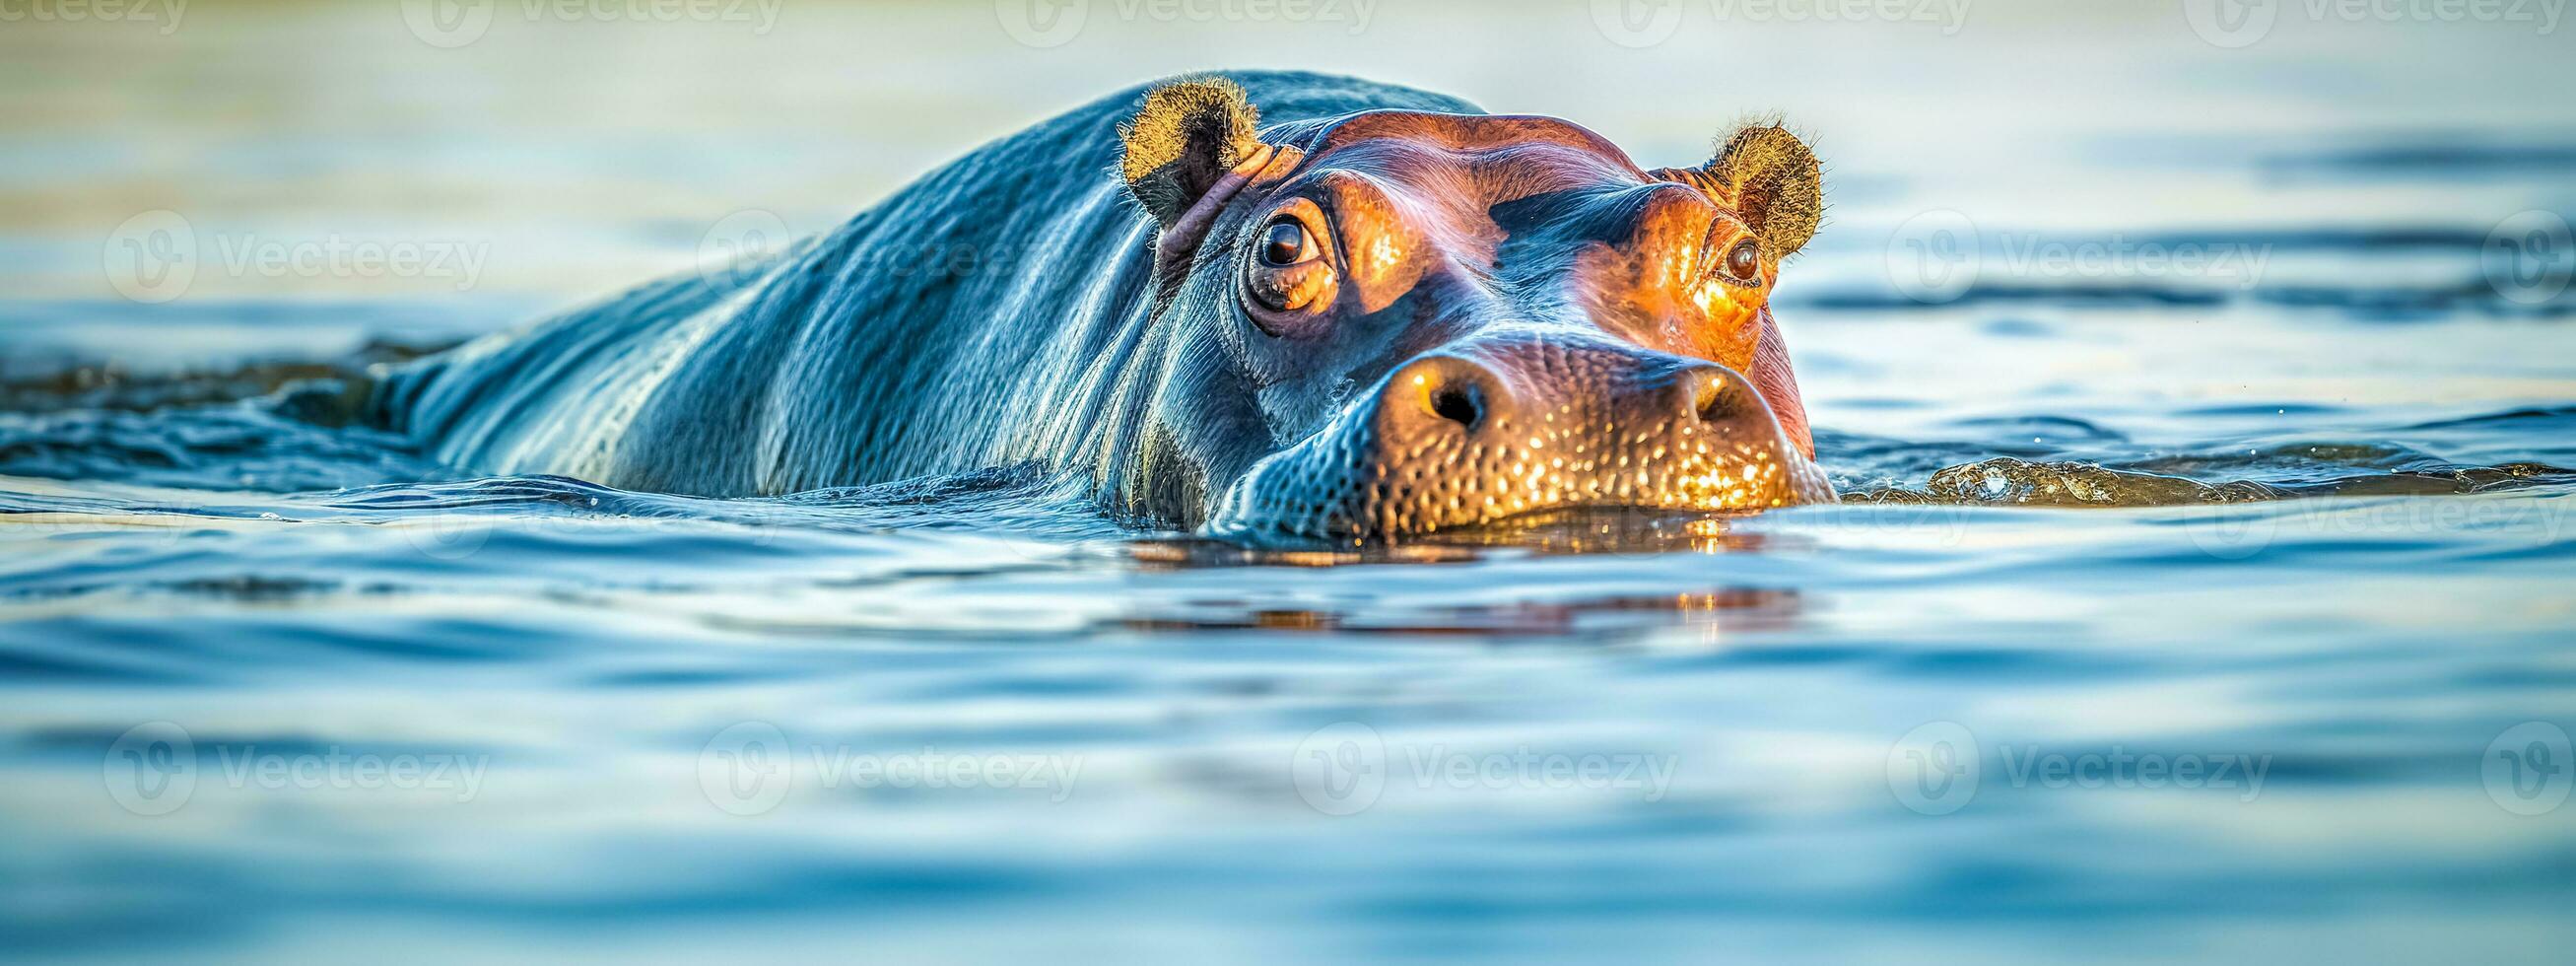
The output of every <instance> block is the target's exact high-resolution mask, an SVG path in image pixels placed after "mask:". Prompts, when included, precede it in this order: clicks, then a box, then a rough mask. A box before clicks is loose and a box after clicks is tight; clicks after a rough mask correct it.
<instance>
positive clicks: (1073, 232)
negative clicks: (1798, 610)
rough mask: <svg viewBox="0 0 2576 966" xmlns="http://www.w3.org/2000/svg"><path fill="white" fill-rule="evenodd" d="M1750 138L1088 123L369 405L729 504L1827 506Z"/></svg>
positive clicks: (1297, 526) (1336, 529)
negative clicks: (819, 499)
mask: <svg viewBox="0 0 2576 966" xmlns="http://www.w3.org/2000/svg"><path fill="white" fill-rule="evenodd" d="M1821 212H1822V182H1821V174H1820V171H1819V168H1818V165H1817V162H1816V159H1815V156H1814V155H1813V154H1812V153H1811V152H1810V151H1809V150H1808V148H1807V146H1806V145H1805V144H1804V143H1802V142H1801V141H1800V140H1799V139H1798V138H1797V137H1796V136H1794V135H1792V134H1791V133H1790V132H1788V131H1787V130H1785V129H1783V128H1782V127H1780V126H1778V125H1776V124H1770V123H1760V124H1754V125H1750V126H1746V127H1743V128H1742V129H1740V130H1736V131H1734V132H1732V133H1731V134H1729V135H1727V136H1725V137H1723V138H1722V139H1720V140H1719V142H1718V146H1717V148H1716V150H1715V152H1714V154H1713V156H1712V157H1711V158H1709V159H1708V160H1707V161H1705V162H1704V163H1701V164H1698V165H1696V166H1692V167H1680V168H1654V169H1646V168H1642V167H1640V166H1639V165H1638V164H1637V163H1636V162H1634V161H1632V160H1630V159H1629V157H1628V155H1627V154H1626V153H1624V152H1622V151H1621V150H1620V149H1619V148H1618V147H1617V146H1615V145H1613V144H1611V143H1610V142H1609V141H1607V140H1605V139H1604V138H1602V137H1601V136H1599V135H1597V134H1594V133H1593V132H1591V131H1589V130H1586V129H1584V128H1583V127H1581V126H1579V125H1576V124H1574V123H1572V122H1569V121H1564V120H1559V119H1556V118H1553V117H1544V116H1534V115H1509V114H1488V113H1485V112H1484V111H1482V110H1479V109H1478V108H1477V107H1475V106H1474V105H1472V104H1469V103H1467V102H1465V101H1462V100H1459V99H1456V98H1452V97H1446V96H1442V95H1438V94H1432V93H1427V92H1424V91H1420V90H1414V89H1410V88H1405V87H1399V86H1392V85H1387V84H1379V83H1372V82H1368V81H1362V80H1355V79H1350V78H1343V77H1332V76H1324V75H1318V74H1311V73H1295V72H1235V73H1224V74H1213V75H1197V76H1189V77H1183V78H1178V79H1173V80H1168V81H1164V82H1159V83H1153V84H1148V85H1144V86H1140V87H1138V88H1134V89H1131V90H1127V91H1122V92H1119V93H1116V94H1112V95H1110V96H1108V97H1105V98H1102V99H1100V100H1097V101H1094V102H1092V103H1090V104H1088V105H1086V106H1083V107H1080V108H1077V109H1075V110H1073V111H1071V112H1069V113H1066V114H1063V115H1061V116H1058V117H1056V118H1054V119H1052V120H1049V121H1046V122H1044V123H1041V124H1038V125H1037V126H1035V127H1032V128H1029V129H1027V130H1024V131H1021V132H1020V133H1017V134H1013V135H1010V136H1008V137H1004V138H1002V139H1000V140H998V141H994V142H992V143H990V144H987V145H985V146H983V147H981V148H978V149H976V150H975V151H973V152H972V153H970V154H967V155H966V156H964V157H963V158H960V159H958V160H956V161H955V162H953V163H950V164H948V165H947V166H945V167H943V168H940V169H939V170H937V171H934V172H932V173H931V174H929V175H927V176H925V177H923V178H921V179H920V180H919V181H917V182H914V183H912V184H911V185H910V186H908V187H905V188H903V189H901V190H899V191H897V192H896V193H894V194H893V195H892V196H891V197H889V198H887V199H886V200H885V201H884V202H883V203H881V204H878V205H877V206H875V207H874V208H871V209H869V210H867V211H865V212H863V213H861V214H859V215H857V216H855V217H853V218H851V219H850V220H849V221H848V222H847V223H845V224H843V225H842V226H840V228H839V229H838V230H835V231H833V232H830V233H829V234H827V235H823V236H820V237H815V238H811V239H808V240H805V241H803V242H800V243H798V244H795V245H793V246H790V247H788V248H786V249H785V250H784V251H782V252H779V253H777V254H775V255H773V256H771V257H769V258H768V259H767V260H766V261H763V262H761V263H759V264H757V265H755V266H753V267H752V268H751V269H750V270H747V271H733V272H693V273H687V274H683V275H680V276H678V277H674V278H670V279H666V280H663V281H660V282H657V283H653V284H648V285H645V286H642V287H640V288H636V289H634V290H632V291H629V292H626V293H624V294H621V295H617V296H615V297H612V298H609V299H607V300H605V301H602V302H599V303H597V304H593V305H590V306H588V307H585V308H581V309H578V310H575V311H571V312H568V313H565V314H562V315H559V316H556V317H552V318H549V319H545V320H542V321H540V322H538V323H536V324H534V325H532V326H530V327H527V328H524V329H521V330H518V331H513V332H507V333H503V334H499V335H494V336H491V337H487V338H483V339H480V340H476V341H473V342H469V343H467V344H465V345H463V346H460V347H458V348H456V349H454V350H451V351H449V352H447V353H445V354H443V355H439V356H435V357H431V358H428V359H426V360H423V361H420V362H418V363H415V364H412V365H411V366H409V367H408V368H405V369H402V370H400V371H397V372H393V373H390V374H387V376H386V378H384V379H382V380H381V381H380V383H379V386H378V388H377V390H376V396H375V409H376V411H377V412H378V413H379V414H380V415H381V417H382V420H383V421H384V422H385V423H386V424H388V425H389V427H390V428H392V429H395V430H397V431H399V432H402V433H406V434H409V435H410V436H411V437H412V438H413V439H415V440H416V441H417V443H418V444H419V445H420V446H421V447H423V449H424V450H425V451H426V452H428V453H430V454H431V455H433V456H435V457H437V458H438V459H440V460H442V461H444V462H446V463H448V464H451V465H455V466H460V467H467V468H472V469H474V470H477V471H483V472H492V473H504V474H520V473H545V474H557V475H565V476H573V477H579V478H583V479H587V480H590V481H592V482H596V483H600V484H605V485H610V486H615V487H621V488H626V489H633V490H648V491H660V492H672V493H682V494H695V495H705V496H757V495H772V494H784V493H792V492H801V491H807V490H815V489H821V488H827V487H844V486H857V485H864V484H876V483H886V482H890V481H900V480H907V479H913V478H919V477H929V476H938V475H944V474H957V473H964V472H969V471H975V470H979V469H990V468H995V467H1009V466H1022V465H1034V466H1036V467H1039V468H1041V469H1042V470H1043V471H1044V472H1045V473H1047V474H1050V475H1051V477H1053V478H1059V479H1064V480H1072V481H1076V482H1077V483H1078V484H1079V485H1080V486H1081V487H1083V488H1084V489H1085V490H1086V491H1087V493H1088V494H1089V496H1090V497H1091V498H1092V499H1094V500H1096V501H1097V502H1098V503H1099V504H1100V505H1101V506H1102V507H1103V508H1104V509H1105V510H1107V511H1109V512H1111V513H1113V514H1118V515H1122V516H1123V517H1126V518H1131V519H1144V520H1149V521H1159V522H1161V523H1163V524H1166V525H1170V526H1177V527H1181V528H1197V529H1200V530H1202V531H1203V532H1207V533H1213V534H1244V535H1278V536H1286V537H1300V538H1320V539H1327V540H1333V541H1361V542H1364V541H1372V540H1377V541H1384V540H1392V539H1398V538H1403V537H1408V536H1418V535H1424V534H1430V533H1434V532H1439V531H1448V530H1457V529H1462V528H1473V527H1477V526H1480V525H1485V524H1492V523H1495V522H1497V521H1502V520H1505V519H1507V518H1512V517H1515V516H1519V515H1524V514H1531V513H1535V512H1540V511H1550V510H1559V509H1570V508H1591V507H1652V508H1678V509H1691V510H1713V511H1750V510H1759V509H1763V508H1769V507H1780V506H1787V505H1791V504H1798V503H1807V502H1817V501H1827V500H1831V499H1833V490H1832V488H1831V487H1830V486H1829V485H1828V483H1827V482H1826V479H1825V476H1824V474H1823V472H1822V471H1821V470H1820V469H1818V467H1817V465H1816V463H1815V462H1814V457H1815V450H1814V443H1813V441H1812V438H1811V436H1810V434H1809V431H1808V425H1807V415H1806V411H1805V409H1804V407H1803V404H1802V403H1801V401H1800V399H1799V394H1798V387H1797V381H1796V379H1795V377H1794V375H1793V373H1792V371H1791V368H1790V364H1789V355H1788V349H1787V347H1786V345H1785V344H1784V343H1783V342H1782V339H1781V336H1780V330H1779V327H1778V326H1777V325H1776V324H1775V323H1774V322H1773V320H1772V316H1771V311H1770V309H1769V296H1770V293H1771V290H1772V287H1773V286H1774V285H1775V284H1776V282H1777V281H1778V277H1779V270H1780V265H1781V263H1782V261H1783V260H1784V259H1787V258H1788V257H1789V256H1791V255H1793V254H1795V253H1796V252H1797V251H1798V249H1799V248H1800V247H1801V246H1802V245H1804V244H1805V243H1806V242H1807V240H1808V238H1809V237H1810V236H1811V235H1812V234H1813V233H1814V232H1815V230H1816V226H1817V223H1818V219H1819V217H1820V215H1821Z"/></svg>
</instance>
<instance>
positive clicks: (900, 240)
mask: <svg viewBox="0 0 2576 966" xmlns="http://www.w3.org/2000/svg"><path fill="white" fill-rule="evenodd" d="M1226 76H1227V77H1229V78H1230V79H1232V80H1234V81H1235V82H1236V83H1239V84H1241V85H1242V86H1243V87H1244V88H1245V89H1246V91H1247V92H1248V93H1249V94H1250V96H1251V100H1252V102H1253V103H1255V104H1258V105H1260V106H1261V108H1262V111H1263V120H1264V124H1265V127H1273V128H1276V127H1281V126H1288V125H1297V124H1303V123H1311V122H1315V121H1319V120H1323V119H1327V118H1332V117H1338V116H1340V115H1344V114H1348V113H1351V112H1354V111H1361V110H1368V109H1372V108H1404V109H1412V110H1426V111H1447V112H1457V113H1476V112H1477V111H1476V108H1475V107H1473V106H1472V105H1469V104H1467V103H1465V102H1463V101H1459V100H1457V99H1454V98H1449V97H1444V96H1440V95H1435V94H1429V93H1425V92H1422V91H1416V90H1412V89H1409V88H1402V87H1394V86H1389V85H1383V84H1375V83H1370V82H1366V81H1360V80H1354V79H1349V78H1341V77H1332V76H1325V75H1318V74H1307V73H1288V72H1276V73H1274V72H1245V73H1232V74H1228V75H1226ZM1146 89H1147V88H1146V87H1144V86H1140V87H1137V88H1134V89H1130V90H1126V91H1121V92H1119V93H1116V94H1112V95H1110V96H1108V97H1105V98H1102V99H1100V100H1097V101H1094V102H1092V103H1090V104H1088V105H1085V106H1083V107H1081V108H1077V109H1075V110H1073V111H1071V112H1069V113H1066V114H1064V115H1061V116H1058V117H1056V118H1054V119H1052V120H1049V121H1046V122H1044V123H1042V124H1039V125H1037V126H1035V127H1032V128H1029V129H1027V130H1025V131H1022V132H1020V133H1017V134H1014V135H1011V136H1009V137H1006V138H1003V139H1001V140H998V141H995V142H992V143H990V144H987V145H985V146H983V147H981V148H978V149H976V150H975V151H973V152H972V153H970V154H968V155H966V156H965V157H963V158H960V159H958V160H956V161H954V162H952V163H950V164H948V165H947V166H945V167H942V168H940V169H939V170H937V171H935V172H932V173H931V174H929V175H927V176H925V177H923V178H922V179H921V180H919V181H917V182H914V183H913V184H911V185H909V186H907V187H905V188H904V189H902V190H900V191H898V192H896V193H895V194H894V195H892V196H891V197H889V198H887V199H886V200H885V201H884V202H883V203H882V204H879V205H878V206H876V207H875V208H873V209H870V210H868V211H866V212H863V213H861V214H859V215H858V216H856V217H854V218H852V219H851V220H850V221H849V222H848V223H846V224H844V225H842V226H841V227H840V228H839V229H838V230H836V231H834V232H832V233H830V234H828V235H825V236H821V237H818V238H813V239H809V240H807V241H805V242H802V243H800V244H798V245H796V246H794V247H792V248H790V249H788V250H787V251H785V252H782V253H780V254H779V255H777V256H775V257H774V258H773V259H772V260H771V261H770V262H769V263H768V264H766V265H763V266H758V267H757V268H756V269H755V270H752V271H747V272H738V273H733V274H731V275H728V274H725V273H690V274H684V275H681V276H677V277H674V278H670V279H665V280H663V281H660V282H656V283H653V284H650V285H646V286H643V287H641V288H638V289H635V290H633V291H630V292H627V293H625V294H622V295H619V296H616V297H613V298H610V299H608V300H606V301H604V302H600V303H597V304H594V305H591V306H588V307H585V308H582V309H578V310H575V311H572V312H569V313H566V314H564V315H560V316H556V317H553V318H550V319H546V320H544V321H541V322H539V323H536V324H535V325H533V326H530V327H528V328H525V329H522V330H518V331H515V332H510V333H504V334H500V335H495V336H492V337H488V338H485V339H482V340H478V341H476V342H473V343H469V344H467V345H465V346H462V347H459V348H458V349H456V350H454V351H452V352H449V353H446V354H444V355H441V356H438V357H434V358H431V359H428V360H424V361H422V362H420V363H416V364H414V365H411V366H409V367H406V368H403V369H400V370H396V371H394V372H391V373H388V374H386V376H385V378H384V379H383V381H382V383H381V385H380V388H379V390H378V394H377V398H376V410H377V412H378V414H379V417H380V419H381V420H382V421H383V422H385V423H386V424H387V425H388V426H389V427H390V428H393V429H395V430H397V431H400V432H404V433H406V434H409V435H410V436H412V437H413V438H414V439H416V440H417V441H418V442H419V443H420V444H421V446H422V447H423V448H424V449H425V450H426V451H427V452H429V453H431V454H432V455H434V456H436V457H437V458H439V459H441V460H442V461H444V462H446V463H449V464H451V465H454V466H458V467H461V468H465V469H469V470H472V471H476V472H487V473H499V474H532V473H551V474H560V475H566V476H573V477H579V478H583V479H588V480H592V481H595V482H600V483H605V484H609V485H612V486H618V487H623V488H627V489H638V490H655V491H664V492H678V493H691V494H700V495H715V496H739V495H754V494H774V493H786V492H796V491H801V490H809V489H815V488H820V487H829V486H848V485H861V484H868V483H876V482H883V481H888V480H896V479H904V478H909V477H916V476H925V475H933V474H944V473H953V472H962V471H966V470H972V469H978V468H983V467H988V466H999V465H1010V464H1020V463H1028V462H1037V463H1042V464H1045V465H1047V466H1049V467H1051V468H1053V469H1058V470H1064V471H1070V472H1088V473H1093V474H1094V475H1096V474H1097V471H1098V470H1099V469H1100V468H1101V467H1104V466H1107V465H1110V464H1111V463H1113V462H1115V461H1116V460H1118V459H1120V458H1121V457H1122V456H1123V455H1124V453H1123V450H1125V449H1126V448H1130V447H1133V446H1135V445H1137V443H1136V439H1135V437H1136V434H1137V430H1138V427H1137V426H1136V425H1135V421H1136V420H1137V419H1138V418H1139V416H1138V410H1139V409H1140V408H1141V406H1142V404H1143V401H1144V400H1145V399H1146V397H1147V396H1148V395H1150V393H1151V392H1153V390H1154V386H1153V385H1152V384H1151V383H1152V382H1153V380H1154V379H1155V378H1157V377H1156V375H1155V373H1156V372H1157V371H1159V370H1158V369H1157V368H1156V367H1155V366H1154V365H1152V364H1151V359H1152V356H1153V354H1154V353H1155V352H1157V351H1160V350H1162V349H1164V348H1170V347H1168V346H1164V345H1161V344H1158V342H1157V341H1156V334H1155V333H1154V332H1153V327H1152V326H1150V325H1148V323H1149V321H1151V319H1150V317H1151V314H1152V307H1151V298H1150V295H1151V293H1150V292H1148V290H1147V289H1148V287H1149V286H1148V284H1147V279H1148V277H1149V276H1150V275H1151V273H1152V251H1151V249H1152V245H1153V221H1152V219H1150V218H1148V217H1147V216H1146V215H1145V214H1144V213H1143V212H1142V211H1140V210H1139V209H1138V208H1137V207H1136V206H1135V205H1134V203H1133V202H1132V201H1131V200H1130V199H1129V196H1128V194H1127V193H1126V192H1125V191H1124V190H1123V188H1122V185H1121V182H1120V179H1119V177H1118V175H1117V173H1116V167H1117V162H1118V158H1119V145H1120V139H1119V136H1118V131H1117V127H1118V124H1119V122H1120V121H1122V120H1123V119H1125V118H1126V117H1127V115H1128V114H1129V113H1131V112H1132V111H1133V109H1134V105H1135V104H1136V103H1137V101H1138V99H1139V98H1140V97H1141V96H1142V94H1143V92H1144V91H1145V90H1146ZM737 279H738V280H737ZM1172 351H1183V350H1180V349H1177V348H1174V349H1172Z"/></svg>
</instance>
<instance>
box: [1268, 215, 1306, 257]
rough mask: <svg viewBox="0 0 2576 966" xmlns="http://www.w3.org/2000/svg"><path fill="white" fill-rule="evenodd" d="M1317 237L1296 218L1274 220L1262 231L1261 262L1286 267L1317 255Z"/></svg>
mask: <svg viewBox="0 0 2576 966" xmlns="http://www.w3.org/2000/svg"><path fill="white" fill-rule="evenodd" d="M1315 254H1316V253H1315V239H1314V238H1313V237H1312V236H1309V235H1307V234H1306V226H1305V225H1302V224H1299V223H1298V222H1297V221H1295V220H1294V219H1284V220H1281V221H1276V222H1272V223H1271V225H1270V227H1269V228H1266V229H1263V230H1262V232H1261V264H1264V265H1268V266H1270V267H1272V268H1286V267H1288V266H1290V265H1295V264H1297V263H1299V262H1303V261H1305V260H1307V259H1310V258H1313V257H1315Z"/></svg>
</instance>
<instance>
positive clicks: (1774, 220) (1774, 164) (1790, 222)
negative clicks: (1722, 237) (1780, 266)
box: [1700, 124, 1825, 259]
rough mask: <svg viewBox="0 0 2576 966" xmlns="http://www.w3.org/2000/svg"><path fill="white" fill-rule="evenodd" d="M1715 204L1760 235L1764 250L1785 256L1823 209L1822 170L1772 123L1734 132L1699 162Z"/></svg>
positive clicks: (1807, 235)
mask: <svg viewBox="0 0 2576 966" xmlns="http://www.w3.org/2000/svg"><path fill="white" fill-rule="evenodd" d="M1700 173H1701V174H1702V175H1703V176H1705V179H1706V182H1707V184H1708V186H1709V188H1710V190H1711V192H1712V193H1714V194H1716V195H1717V196H1718V201H1719V202H1720V203H1721V204H1726V205H1729V206H1731V207H1733V208H1734V209H1735V212H1736V215H1737V216H1738V217H1741V218H1743V219H1744V223H1745V224H1747V225H1751V226H1752V227H1753V232H1754V234H1756V235H1759V236H1761V237H1762V247H1763V249H1764V253H1765V254H1766V255H1768V256H1769V257H1771V258H1774V259H1779V258H1787V257H1788V256H1789V254H1790V253H1791V252H1795V251H1797V250H1798V249H1799V248H1800V247H1801V246H1804V245H1805V244H1807V239H1808V238H1811V237H1814V235H1815V234H1816V221H1817V219H1819V218H1821V217H1822V216H1823V215H1824V211H1825V193H1824V173H1823V171H1821V170H1820V169H1818V168H1817V166H1816V155H1815V153H1814V152H1812V151H1809V150H1807V145H1806V144H1805V143H1804V142H1801V141H1799V140H1798V136H1797V135H1795V134H1791V133H1789V132H1788V130H1787V129H1784V128H1782V127H1780V126H1779V125H1777V124H1759V125H1754V126H1751V127H1747V128H1745V129H1743V130H1740V131H1737V132H1735V136H1733V137H1730V138H1727V139H1726V143H1725V144H1724V145H1721V146H1719V147H1718V149H1717V157H1715V158H1713V159H1711V160H1710V161H1709V162H1708V164H1707V165H1705V166H1703V167H1701V168H1700Z"/></svg>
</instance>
